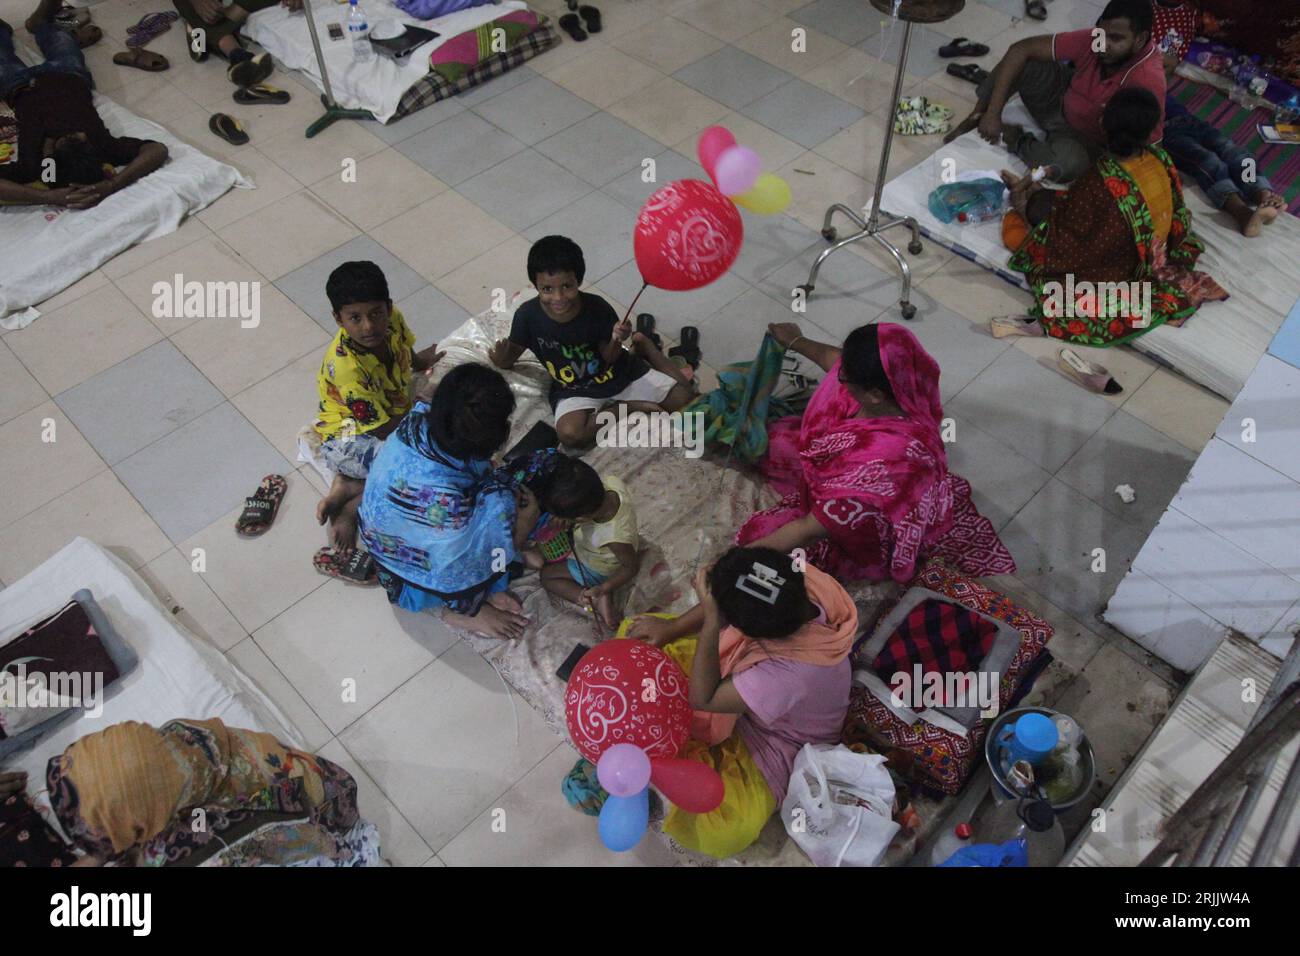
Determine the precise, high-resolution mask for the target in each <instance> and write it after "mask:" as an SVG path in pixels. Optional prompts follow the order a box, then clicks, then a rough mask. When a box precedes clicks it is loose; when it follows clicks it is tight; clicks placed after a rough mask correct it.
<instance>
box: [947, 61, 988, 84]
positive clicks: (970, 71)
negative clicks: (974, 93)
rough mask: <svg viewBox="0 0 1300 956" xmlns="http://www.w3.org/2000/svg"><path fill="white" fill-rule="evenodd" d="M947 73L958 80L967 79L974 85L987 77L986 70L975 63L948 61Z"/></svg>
mask: <svg viewBox="0 0 1300 956" xmlns="http://www.w3.org/2000/svg"><path fill="white" fill-rule="evenodd" d="M947 73H948V75H949V76H955V77H957V79H959V80H969V81H970V82H971V83H974V84H975V85H976V86H978V85H979V84H981V83H983V82H984V81H985V79H987V78H988V75H989V74H988V70H984V69H981V68H980V66H979V65H978V64H976V63H949V64H948V69H947Z"/></svg>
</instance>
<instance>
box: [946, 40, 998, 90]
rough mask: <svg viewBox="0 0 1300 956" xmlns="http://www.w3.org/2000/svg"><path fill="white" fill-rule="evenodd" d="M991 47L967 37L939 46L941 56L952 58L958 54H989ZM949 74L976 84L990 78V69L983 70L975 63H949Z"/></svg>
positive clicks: (947, 58)
mask: <svg viewBox="0 0 1300 956" xmlns="http://www.w3.org/2000/svg"><path fill="white" fill-rule="evenodd" d="M988 52H989V48H988V47H987V46H985V45H984V44H983V43H971V42H970V41H969V40H967V39H966V38H965V37H957V38H956V39H955V40H953V41H952V42H951V43H947V44H945V45H943V46H941V47H939V56H941V57H943V58H944V59H945V60H951V59H952V58H953V57H957V56H987V55H988ZM948 75H949V76H955V77H957V79H959V80H969V81H970V82H971V83H975V84H976V85H978V84H980V83H983V82H984V81H985V80H986V79H987V78H988V75H989V74H988V71H987V70H982V69H980V68H979V66H977V65H976V64H974V63H949V64H948Z"/></svg>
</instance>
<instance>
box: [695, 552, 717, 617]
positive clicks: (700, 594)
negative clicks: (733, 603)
mask: <svg viewBox="0 0 1300 956" xmlns="http://www.w3.org/2000/svg"><path fill="white" fill-rule="evenodd" d="M712 570H713V565H711V564H703V565H700V569H699V570H698V571H696V572H695V579H694V580H693V581H691V587H693V588H694V589H695V596H696V597H697V598H699V599H700V607H702V608H704V616H705V619H706V620H707V619H709V618H714V619H716V618H717V617H718V602H717V601H716V600H715V599H714V597H713V592H712V591H710V590H709V572H710V571H712Z"/></svg>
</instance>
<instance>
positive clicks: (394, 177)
mask: <svg viewBox="0 0 1300 956" xmlns="http://www.w3.org/2000/svg"><path fill="white" fill-rule="evenodd" d="M446 188H447V185H446V183H444V182H442V181H441V180H439V179H437V178H435V177H433V176H430V175H429V174H428V172H426V171H425V170H424V168H423V167H421V166H420V165H419V164H417V163H413V162H411V160H409V159H407V158H406V157H405V156H403V155H402V154H401V153H399V152H398V151H397V150H395V149H386V150H384V151H383V152H381V153H376V154H375V155H373V156H367V157H366V158H365V159H362V160H360V161H359V162H358V163H357V168H356V179H355V180H354V181H344V179H343V176H342V173H341V171H339V170H335V171H334V172H333V173H332V174H331V175H329V176H326V177H325V178H323V179H321V180H320V181H319V182H317V183H314V184H313V185H312V187H311V190H312V192H314V193H315V194H316V195H317V196H319V197H321V199H324V200H325V201H326V202H327V203H329V205H330V206H331V207H333V208H334V210H335V211H337V212H338V213H340V214H341V215H343V216H344V217H346V218H347V219H349V220H350V221H351V222H352V223H353V224H354V225H356V226H357V228H359V229H373V228H374V227H375V226H377V225H379V224H380V223H381V222H387V221H388V220H390V219H392V218H393V217H394V216H398V215H401V214H402V213H404V212H406V210H408V209H410V208H411V206H412V205H415V204H416V203H422V202H424V201H425V200H426V199H432V198H433V197H434V196H436V195H438V193H440V192H442V191H443V190H445V189H446Z"/></svg>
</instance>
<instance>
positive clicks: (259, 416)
mask: <svg viewBox="0 0 1300 956" xmlns="http://www.w3.org/2000/svg"><path fill="white" fill-rule="evenodd" d="M325 344H326V345H328V344H329V342H328V339H327V340H326V343H325ZM323 354H324V346H322V348H321V349H318V350H314V351H311V352H308V353H307V354H306V355H304V356H302V358H299V359H296V360H295V361H293V362H291V363H290V364H289V365H286V366H285V367H284V368H282V369H280V371H278V372H275V373H274V374H272V375H268V376H267V377H266V378H264V379H262V381H260V382H258V383H257V384H256V385H253V386H252V387H251V388H247V389H245V390H244V391H242V392H240V393H239V394H238V395H236V396H234V397H233V398H232V399H231V400H230V404H232V405H234V406H235V407H236V408H237V409H239V410H240V411H241V412H243V414H244V417H245V418H247V419H248V420H249V421H250V422H252V423H253V426H254V427H255V428H256V429H257V430H258V431H260V432H261V433H262V434H263V435H264V436H266V440H267V441H269V442H270V443H271V444H272V445H274V446H275V448H276V451H278V452H279V453H280V454H282V455H284V457H285V458H287V459H289V460H290V461H297V460H298V437H297V436H298V431H299V429H301V428H302V426H303V425H306V424H308V423H309V422H311V421H312V419H313V417H314V416H315V414H316V402H317V393H316V373H317V372H318V371H319V370H320V366H321V357H322V355H323Z"/></svg>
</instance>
